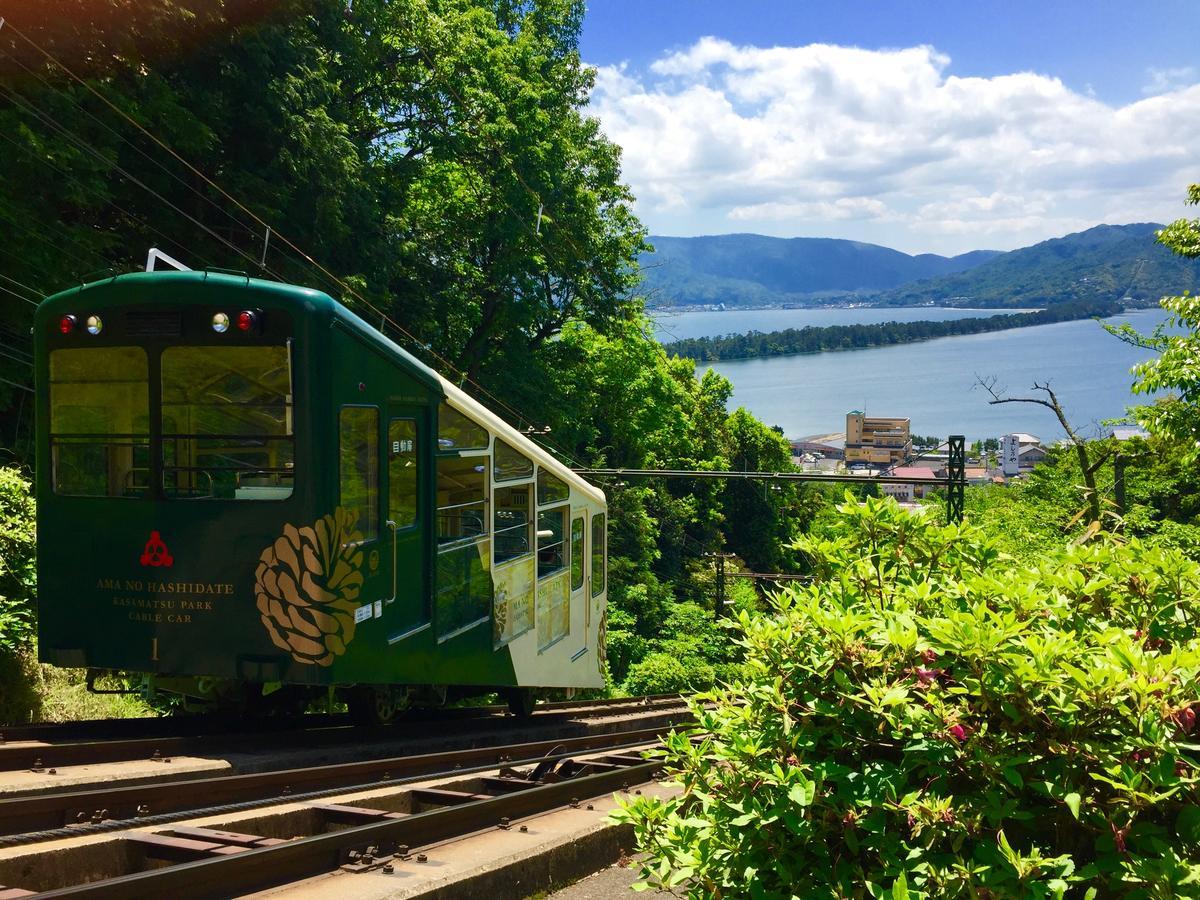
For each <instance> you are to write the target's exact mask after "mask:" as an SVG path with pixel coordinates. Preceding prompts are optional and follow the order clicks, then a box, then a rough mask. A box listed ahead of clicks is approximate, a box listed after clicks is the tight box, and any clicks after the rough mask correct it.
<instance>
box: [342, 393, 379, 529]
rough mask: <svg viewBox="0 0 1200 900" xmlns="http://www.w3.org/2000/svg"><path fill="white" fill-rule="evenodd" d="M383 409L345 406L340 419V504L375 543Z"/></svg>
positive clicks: (377, 523) (377, 522)
mask: <svg viewBox="0 0 1200 900" xmlns="http://www.w3.org/2000/svg"><path fill="white" fill-rule="evenodd" d="M378 435H379V410H378V409H377V408H376V407H374V406H343V407H342V411H341V414H340V415H339V417H338V458H339V460H340V470H339V473H340V477H339V479H338V486H339V497H340V500H339V502H340V504H341V506H342V508H343V509H345V510H347V511H348V512H349V513H350V514H351V515H352V516H354V523H355V524H354V527H355V529H356V530H357V531H359V532H360V533H361V534H362V538H361V540H363V541H373V540H374V539H375V538H376V537H378V534H379V532H378V528H379V453H378V452H377V450H376V447H377V446H378V444H377V441H378V440H379V438H378Z"/></svg>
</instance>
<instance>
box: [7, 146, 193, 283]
mask: <svg viewBox="0 0 1200 900" xmlns="http://www.w3.org/2000/svg"><path fill="white" fill-rule="evenodd" d="M0 140H4V141H6V142H8V143H9V144H12V145H13V146H14V147H16V148H17V149H18V150H20V151H21V152H23V153H24V154H26V156H28V157H29V158H30V159H32V160H34V161H35V162H38V163H40V164H42V165H44V166H46V167H47V168H49V169H51V170H52V171H53V172H55V173H57V174H58V175H59V176H61V177H62V178H65V179H67V180H68V181H70V182H71V183H72V184H74V185H76V186H77V187H78V188H79V189H80V190H81V191H84V192H86V191H87V190H88V187H87V185H85V184H84V183H83V182H82V181H80V180H79V179H78V178H76V177H75V176H74V175H72V174H71V173H70V172H69V171H67V170H66V169H64V168H61V167H59V166H56V165H55V164H54V163H53V162H51V161H50V160H49V159H46V158H45V157H43V156H39V155H38V154H36V153H34V152H33V150H32V149H31V148H29V147H27V146H25V145H24V144H21V143H18V142H17V141H14V140H13V139H12V138H10V137H8V136H7V135H5V134H3V133H0ZM102 202H103V204H104V206H105V207H108V208H110V209H115V210H116V211H117V212H119V213H121V215H123V216H125V217H126V218H128V219H130V220H131V221H133V222H135V223H137V224H138V225H139V226H141V227H142V228H144V229H145V230H146V232H147V233H148V234H154V235H157V236H158V238H159V239H160V240H161V241H162V242H163V243H162V244H160V246H171V247H178V248H180V249H181V250H182V249H183V245H182V244H180V243H179V242H178V241H177V240H176V239H175V238H172V237H169V236H168V235H166V234H164V233H163V232H162V231H160V230H159V229H157V228H155V227H154V226H153V225H151V224H149V223H148V222H146V220H145V219H142V218H141V217H140V216H138V215H136V214H134V213H132V212H130V211H129V210H127V209H125V207H123V206H121V205H120V204H118V203H116V202H114V201H113V200H112V198H111V197H105V198H104V199H103V201H102ZM2 250H3V248H0V251H2ZM177 252H179V251H177ZM192 252H195V251H192ZM196 255H199V254H196ZM200 259H201V261H202V262H204V263H209V262H210V260H208V259H207V258H206V257H204V256H200ZM43 296H45V294H44V293H43Z"/></svg>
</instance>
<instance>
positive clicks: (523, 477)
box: [492, 437, 538, 506]
mask: <svg viewBox="0 0 1200 900" xmlns="http://www.w3.org/2000/svg"><path fill="white" fill-rule="evenodd" d="M501 446H503V447H504V448H505V450H507V451H510V452H512V453H513V454H514V455H516V456H517V457H519V458H521V459H523V460H525V462H527V463H529V471H528V472H522V473H521V474H519V475H506V476H505V477H503V478H501V477H500V475H499V474H498V463H497V457H498V456H499V449H500V447H501ZM537 468H538V467H537V466H536V465H535V464H534V462H533V460H532V459H530V458H529V457H528V456H526V455H525V454H524V453H522V452H521V451H520V450H518V449H517V448H516V447H514V446H513V445H512V444H510V443H509V442H508V441H506V440H504V438H502V437H495V438H493V439H492V484H493V485H496V484H502V485H504V486H505V487H508V486H509V483H510V482H512V483H520V482H522V481H533V480H534V479H535V478H536V477H537ZM530 505H531V506H532V505H533V504H530Z"/></svg>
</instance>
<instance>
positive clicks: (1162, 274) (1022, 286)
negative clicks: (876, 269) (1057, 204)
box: [876, 223, 1200, 308]
mask: <svg viewBox="0 0 1200 900" xmlns="http://www.w3.org/2000/svg"><path fill="white" fill-rule="evenodd" d="M1161 227H1162V226H1161V225H1155V224H1153V223H1148V224H1137V225H1097V226H1096V227H1095V228H1089V229H1088V230H1087V231H1081V232H1078V233H1077V234H1069V235H1067V236H1065V237H1061V238H1054V239H1053V240H1049V241H1043V242H1042V243H1040V244H1034V245H1033V246H1032V247H1024V248H1022V249H1020V250H1013V251H1011V252H1009V253H1005V254H1003V255H1001V256H997V257H996V258H995V259H992V260H989V261H987V262H985V263H983V264H982V265H980V266H978V267H976V268H974V269H972V270H971V271H969V272H961V273H959V274H956V275H947V276H944V277H941V278H934V279H930V280H928V281H923V282H919V283H917V284H910V285H905V286H904V287H902V288H898V289H896V290H893V291H887V292H885V293H883V294H881V295H879V296H878V297H877V298H876V302H878V303H879V304H881V305H892V306H912V305H920V304H925V303H936V304H951V305H954V306H982V307H997V308H1005V307H1014V308H1019V307H1030V306H1048V305H1051V304H1055V303H1067V302H1070V301H1073V300H1121V299H1122V298H1124V297H1127V296H1128V297H1130V298H1133V299H1135V300H1138V301H1141V302H1144V303H1156V302H1157V301H1158V298H1159V297H1163V296H1166V295H1168V294H1172V293H1177V292H1179V291H1185V290H1192V289H1194V288H1195V286H1196V285H1197V284H1200V264H1198V263H1197V262H1196V261H1195V260H1191V259H1184V258H1183V257H1180V256H1176V255H1174V254H1172V253H1171V251H1170V250H1168V249H1167V248H1166V247H1163V246H1161V245H1159V244H1157V243H1155V240H1154V235H1155V232H1156V231H1158V229H1160V228H1161Z"/></svg>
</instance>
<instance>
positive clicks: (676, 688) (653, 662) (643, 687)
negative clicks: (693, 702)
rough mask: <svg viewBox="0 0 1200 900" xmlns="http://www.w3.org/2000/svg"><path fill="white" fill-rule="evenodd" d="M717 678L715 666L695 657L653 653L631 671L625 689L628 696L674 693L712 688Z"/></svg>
mask: <svg viewBox="0 0 1200 900" xmlns="http://www.w3.org/2000/svg"><path fill="white" fill-rule="evenodd" d="M715 678H716V675H715V673H714V672H713V669H712V666H710V665H709V664H708V663H706V662H705V661H704V660H702V659H698V658H697V657H694V656H688V657H683V658H682V659H681V658H679V657H677V656H672V655H671V654H670V653H661V652H660V653H650V654H648V655H647V656H646V657H645V658H644V659H643V660H642V661H641V662H639V663H637V664H635V665H634V666H633V667H632V668H631V669H630V670H629V677H628V678H626V679H625V684H624V685H623V687H624V690H625V692H626V693H628V694H632V695H634V696H637V695H639V694H675V693H679V692H680V691H696V690H704V689H705V688H710V687H712V685H713V682H714V680H715Z"/></svg>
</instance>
